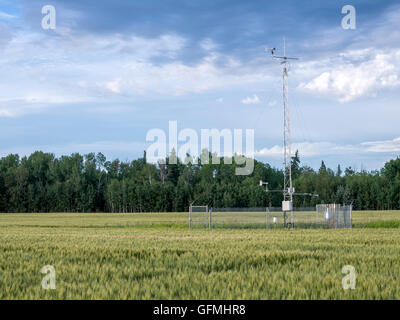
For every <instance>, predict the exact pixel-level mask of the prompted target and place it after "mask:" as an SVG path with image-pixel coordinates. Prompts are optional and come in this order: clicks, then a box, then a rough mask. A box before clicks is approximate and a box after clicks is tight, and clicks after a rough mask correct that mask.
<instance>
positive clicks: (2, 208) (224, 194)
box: [0, 151, 400, 213]
mask: <svg viewBox="0 0 400 320" xmlns="http://www.w3.org/2000/svg"><path fill="white" fill-rule="evenodd" d="M211 157H212V155H211ZM214 157H215V156H214ZM170 162H171V163H173V161H170V159H169V158H167V159H165V161H163V162H159V163H157V164H153V163H148V162H147V161H146V153H145V152H144V155H143V157H142V158H139V159H137V160H133V161H131V162H122V161H120V160H118V159H115V160H112V161H109V160H107V159H106V157H105V156H104V155H103V154H102V153H97V154H96V153H89V154H86V155H80V154H78V153H74V154H72V155H70V156H61V157H56V156H55V155H54V154H51V153H44V152H41V151H37V152H34V153H32V154H31V155H30V156H24V157H19V156H18V155H17V154H10V155H7V156H5V157H3V158H1V159H0V212H21V213H22V212H164V211H168V212H178V211H187V210H188V207H189V205H190V204H191V203H194V204H195V205H206V204H207V205H209V206H212V207H264V206H280V204H281V201H282V193H279V192H278V193H266V192H265V187H261V186H260V185H259V181H260V180H263V181H268V183H269V189H270V190H272V189H273V190H281V189H282V185H283V170H282V169H278V168H274V167H271V166H270V165H269V164H267V163H262V162H260V161H257V160H255V163H254V171H253V173H252V174H251V175H248V176H238V175H235V167H236V166H237V165H236V164H235V161H234V159H233V161H232V164H224V161H223V159H221V161H220V164H212V163H209V164H201V163H200V161H192V162H193V163H190V162H189V163H187V162H186V161H184V162H182V161H179V159H178V163H177V164H169V163H170ZM210 162H211V161H210ZM291 166H292V175H293V184H294V187H295V189H296V192H303V193H313V194H318V197H316V196H313V197H311V196H299V197H295V199H294V202H295V203H294V205H295V206H296V207H308V206H314V205H315V204H317V203H340V204H350V203H353V206H354V209H356V210H367V209H368V210H374V209H377V210H385V209H400V158H399V157H398V158H397V159H394V160H391V161H389V162H387V163H386V164H385V165H384V167H383V168H382V169H381V170H376V171H365V170H362V171H355V170H353V169H352V168H351V167H349V168H345V169H344V170H342V169H341V167H340V165H338V167H337V168H335V169H334V170H333V169H330V168H327V167H326V165H325V163H324V161H322V162H321V166H320V168H319V170H314V169H312V168H310V167H308V166H303V165H302V164H301V161H300V156H299V154H298V152H296V154H295V156H293V157H292V162H291Z"/></svg>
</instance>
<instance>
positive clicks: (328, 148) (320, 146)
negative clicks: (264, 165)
mask: <svg viewBox="0 0 400 320" xmlns="http://www.w3.org/2000/svg"><path fill="white" fill-rule="evenodd" d="M291 149H292V153H293V154H294V152H295V151H296V150H299V153H300V155H301V156H302V157H314V156H317V155H331V154H344V153H346V152H348V151H354V150H355V149H356V148H355V147H354V146H351V145H344V146H340V145H336V144H334V143H331V142H300V143H293V144H292V148H291ZM255 154H256V156H260V157H271V158H276V157H278V158H279V157H282V155H283V147H282V146H278V145H275V146H273V147H271V148H263V149H261V150H258V151H256V152H255Z"/></svg>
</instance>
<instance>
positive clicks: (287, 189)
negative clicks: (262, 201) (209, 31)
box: [265, 39, 298, 227]
mask: <svg viewBox="0 0 400 320" xmlns="http://www.w3.org/2000/svg"><path fill="white" fill-rule="evenodd" d="M275 50H276V49H275V48H272V49H270V48H265V51H266V52H268V53H271V55H272V58H274V59H276V60H278V61H280V63H281V65H282V98H283V167H284V178H283V202H282V211H283V217H284V224H285V226H286V227H289V226H290V227H293V226H294V221H293V194H294V188H293V183H292V165H291V156H292V150H291V140H290V108H289V76H288V60H298V58H292V57H287V56H286V43H285V39H283V56H277V55H275ZM288 212H290V225H289V224H288V222H287V213H288Z"/></svg>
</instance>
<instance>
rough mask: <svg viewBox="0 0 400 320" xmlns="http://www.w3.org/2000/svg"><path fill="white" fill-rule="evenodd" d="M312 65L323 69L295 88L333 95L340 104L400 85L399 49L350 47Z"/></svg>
mask: <svg viewBox="0 0 400 320" xmlns="http://www.w3.org/2000/svg"><path fill="white" fill-rule="evenodd" d="M308 67H310V66H308ZM312 67H313V68H315V69H316V70H318V69H319V70H321V69H326V70H325V71H320V73H319V74H318V75H317V76H315V77H314V78H313V79H312V80H310V81H308V82H302V83H301V84H300V85H299V87H300V88H302V89H304V90H306V91H309V92H315V93H318V94H327V95H330V96H333V97H335V98H336V99H337V100H338V101H339V102H341V103H344V102H349V101H352V100H354V99H356V98H359V97H363V96H369V97H371V96H375V95H376V94H377V93H378V92H379V90H381V89H384V88H390V87H398V86H400V80H399V70H400V50H392V51H390V52H388V53H383V52H382V51H380V50H376V49H372V48H367V49H363V50H350V51H346V52H342V53H340V54H339V55H338V56H337V57H334V58H331V59H327V60H325V61H320V62H319V63H315V62H313V63H312Z"/></svg>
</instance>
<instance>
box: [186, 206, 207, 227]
mask: <svg viewBox="0 0 400 320" xmlns="http://www.w3.org/2000/svg"><path fill="white" fill-rule="evenodd" d="M209 227H210V212H209V209H208V206H190V207H189V228H190V229H193V228H209Z"/></svg>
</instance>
